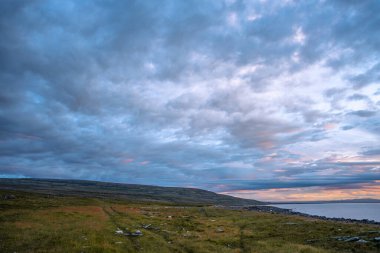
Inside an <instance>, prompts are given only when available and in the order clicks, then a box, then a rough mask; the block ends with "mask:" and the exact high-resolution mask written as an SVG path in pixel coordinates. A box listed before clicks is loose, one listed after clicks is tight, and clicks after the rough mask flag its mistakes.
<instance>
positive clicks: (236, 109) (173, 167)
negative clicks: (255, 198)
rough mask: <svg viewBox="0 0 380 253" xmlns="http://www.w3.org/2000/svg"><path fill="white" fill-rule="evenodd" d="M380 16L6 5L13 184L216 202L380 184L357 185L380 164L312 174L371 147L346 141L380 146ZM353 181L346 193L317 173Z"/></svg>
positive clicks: (2, 70)
mask: <svg viewBox="0 0 380 253" xmlns="http://www.w3.org/2000/svg"><path fill="white" fill-rule="evenodd" d="M379 10H380V4H379V3H378V2H376V1H361V2H355V1H349V2H347V1H333V2H327V1H325V2H323V1H311V2H309V1H305V2H297V3H296V2H291V1H289V2H263V3H261V2H249V1H226V2H218V1H217V2H205V1H184V2H179V1H161V2H159V3H158V2H157V3H155V2H150V1H147V2H142V1H125V2H120V1H82V2H78V1H55V0H51V1H1V3H0V32H1V35H2V36H1V38H0V89H1V92H0V175H1V176H26V177H55V178H84V179H98V180H108V181H120V182H134V183H147V184H159V185H182V186H186V185H197V186H198V187H202V188H210V189H217V187H216V186H215V185H217V184H229V186H228V187H230V188H231V189H245V188H246V187H248V188H254V187H262V188H263V187H266V188H270V187H276V185H277V187H282V186H285V185H286V186H287V187H292V186H297V187H298V186H302V185H305V186H306V185H318V184H321V185H323V184H328V183H327V182H331V184H339V183H350V182H359V181H360V182H362V181H363V180H364V181H365V180H374V179H375V178H376V177H377V175H378V174H377V175H375V174H376V173H378V172H376V171H375V172H373V173H372V174H370V176H368V175H369V174H368V175H367V174H366V173H364V174H363V175H361V174H360V173H359V174H357V173H354V172H352V171H351V172H349V171H350V169H354V168H356V167H357V166H375V165H374V164H372V165H370V164H356V163H352V164H340V163H330V164H322V162H320V163H318V167H310V166H309V164H310V163H313V162H315V161H320V160H321V159H322V158H323V156H324V155H323V153H329V152H342V154H343V153H346V152H351V153H352V152H355V150H354V149H353V148H352V147H356V146H357V145H359V144H357V143H354V144H352V145H346V144H344V143H343V142H342V143H343V144H339V141H337V139H336V138H337V137H334V136H343V137H339V138H347V139H350V140H353V139H355V138H357V137H356V136H353V137H352V138H351V136H349V135H350V134H353V133H352V132H355V131H356V130H358V129H360V130H361V131H364V132H365V133H366V134H372V135H374V136H376V138H377V137H378V136H379V135H378V133H379V132H380V131H379V124H378V123H379V122H378V113H377V111H378V110H379V107H378V102H377V101H376V98H375V97H374V96H376V94H377V93H378V91H377V93H376V91H374V89H373V88H371V87H373V86H374V85H376V83H377V82H378V81H379V76H378V68H379V62H378V59H379V52H380V50H379V45H380V43H379V42H380V41H379V40H380V37H379V33H378V32H377V31H378V27H379V26H380V23H379V18H378V12H379ZM337 13H339V15H337ZM366 88H368V89H369V90H370V91H367V90H366ZM359 89H360V90H359ZM371 93H372V94H371ZM373 93H375V94H373ZM360 102H365V103H366V104H365V105H360V106H361V107H360V109H356V108H358V107H357V105H356V104H355V105H354V104H353V103H360ZM376 102H377V104H376ZM362 107H363V108H362ZM353 116H358V117H353ZM349 129H352V131H342V130H349ZM334 131H335V132H334ZM339 134H340V135H339ZM347 136H348V137H347ZM369 142H371V141H368V140H367V139H366V140H363V141H362V142H361V143H360V146H374V148H373V150H377V149H378V147H377V146H376V144H373V143H372V142H371V143H369ZM321 143H322V144H321ZM338 144H339V145H338ZM318 145H323V146H318ZM330 145H331V148H330ZM329 149H331V150H329ZM315 150H321V151H320V153H321V154H319V153H318V154H316V152H315ZM373 150H372V151H370V150H368V151H364V152H362V153H360V154H359V155H361V156H363V157H361V158H360V159H363V160H365V159H364V158H365V156H367V155H368V156H373V155H374V153H371V152H375V151H373ZM375 153H376V152H375ZM320 156H322V157H320ZM310 157H312V158H310ZM360 159H359V160H360ZM294 162H297V163H299V166H293V165H292V166H290V165H289V164H292V163H294ZM358 163H360V161H358ZM349 166H351V167H349ZM376 166H377V165H376ZM341 167H347V170H348V172H347V171H346V172H337V174H336V175H335V177H334V179H332V180H328V179H326V178H325V177H323V176H321V175H318V174H310V173H322V174H323V172H322V171H324V170H328V169H339V168H341ZM368 168H369V167H368ZM276 169H277V170H278V169H282V170H283V172H275V170H276ZM347 173H348V174H350V175H349V176H347V177H346V174H347ZM343 174H344V175H343ZM300 175H303V176H300ZM282 176H283V177H293V176H294V177H296V178H295V180H290V181H289V182H286V183H285V182H283V181H281V180H277V177H282ZM367 176H368V178H366V177H367ZM245 178H249V179H251V178H252V180H253V179H254V182H253V181H249V182H248V183H240V181H239V180H240V179H245ZM266 178H269V179H266ZM231 179H233V180H231Z"/></svg>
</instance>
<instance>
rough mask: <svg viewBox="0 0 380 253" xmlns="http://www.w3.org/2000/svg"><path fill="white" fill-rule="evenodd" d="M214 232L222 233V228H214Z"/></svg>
mask: <svg viewBox="0 0 380 253" xmlns="http://www.w3.org/2000/svg"><path fill="white" fill-rule="evenodd" d="M215 232H217V233H223V232H224V229H223V228H221V227H219V228H217V229H215Z"/></svg>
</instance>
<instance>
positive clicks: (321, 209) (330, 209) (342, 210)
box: [272, 203, 380, 222]
mask: <svg viewBox="0 0 380 253" xmlns="http://www.w3.org/2000/svg"><path fill="white" fill-rule="evenodd" d="M272 206H276V207H279V208H285V209H292V210H293V211H295V212H301V213H306V214H311V215H318V216H326V217H329V218H345V219H357V220H362V219H368V220H374V221H377V222H380V203H324V204H276V205H272Z"/></svg>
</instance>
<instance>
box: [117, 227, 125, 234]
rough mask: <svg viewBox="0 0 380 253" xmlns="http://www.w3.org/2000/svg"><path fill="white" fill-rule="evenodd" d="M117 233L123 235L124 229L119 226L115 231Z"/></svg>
mask: <svg viewBox="0 0 380 253" xmlns="http://www.w3.org/2000/svg"><path fill="white" fill-rule="evenodd" d="M115 233H116V234H118V235H121V234H123V233H124V232H123V230H121V229H120V228H117V229H116V231H115Z"/></svg>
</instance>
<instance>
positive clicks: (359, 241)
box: [356, 239, 368, 243]
mask: <svg viewBox="0 0 380 253" xmlns="http://www.w3.org/2000/svg"><path fill="white" fill-rule="evenodd" d="M367 242H368V241H366V240H363V239H360V240H358V241H356V243H367Z"/></svg>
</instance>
